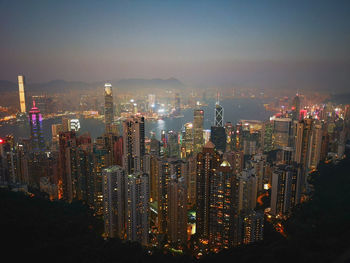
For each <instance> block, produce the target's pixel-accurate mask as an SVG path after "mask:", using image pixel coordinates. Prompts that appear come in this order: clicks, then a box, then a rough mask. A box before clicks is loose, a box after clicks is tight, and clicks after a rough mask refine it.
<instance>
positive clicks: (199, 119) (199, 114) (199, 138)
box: [193, 109, 204, 153]
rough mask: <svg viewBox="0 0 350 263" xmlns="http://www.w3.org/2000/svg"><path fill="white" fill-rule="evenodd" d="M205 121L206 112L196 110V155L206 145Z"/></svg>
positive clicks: (194, 141)
mask: <svg viewBox="0 0 350 263" xmlns="http://www.w3.org/2000/svg"><path fill="white" fill-rule="evenodd" d="M203 119H204V111H203V110H201V109H195V110H194V114H193V148H194V152H195V153H198V152H200V151H201V150H202V147H203V144H204V138H203Z"/></svg>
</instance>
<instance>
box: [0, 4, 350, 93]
mask: <svg viewBox="0 0 350 263" xmlns="http://www.w3.org/2000/svg"><path fill="white" fill-rule="evenodd" d="M349 14H350V1H311V0H310V1H262V0H260V1H174V0H173V1H166V0H165V1H164V0H163V1H90V0H85V1H35V0H33V1H16V0H9V1H6V0H0V37H1V41H0V79H3V80H10V81H16V76H17V75H18V74H19V73H23V74H24V75H26V77H27V79H28V81H29V82H42V81H49V80H53V79H64V80H79V81H86V82H93V81H101V80H111V79H121V78H170V77H175V78H178V79H179V80H181V81H183V82H184V83H187V84H190V85H204V86H205V85H231V84H234V85H246V86H254V87H258V86H259V85H261V86H264V87H266V86H274V85H275V86H276V87H285V85H284V84H286V83H288V85H287V84H286V86H295V87H296V88H297V87H306V88H307V87H312V88H318V87H320V88H331V87H333V88H335V89H339V90H344V89H345V90H346V88H348V87H349V84H350V81H349V77H348V76H350V15H349Z"/></svg>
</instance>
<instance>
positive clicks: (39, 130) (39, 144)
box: [29, 101, 45, 152]
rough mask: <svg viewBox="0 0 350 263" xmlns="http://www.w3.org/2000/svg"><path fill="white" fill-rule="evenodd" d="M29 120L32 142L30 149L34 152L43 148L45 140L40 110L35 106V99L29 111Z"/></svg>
mask: <svg viewBox="0 0 350 263" xmlns="http://www.w3.org/2000/svg"><path fill="white" fill-rule="evenodd" d="M29 120H30V139H31V142H32V150H33V151H34V152H38V151H44V150H45V141H44V134H43V124H42V121H43V118H42V116H41V113H40V110H39V109H38V108H37V107H35V101H33V108H32V109H31V110H30V111H29Z"/></svg>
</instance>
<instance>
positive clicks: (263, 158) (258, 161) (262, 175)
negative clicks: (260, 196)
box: [248, 154, 268, 193]
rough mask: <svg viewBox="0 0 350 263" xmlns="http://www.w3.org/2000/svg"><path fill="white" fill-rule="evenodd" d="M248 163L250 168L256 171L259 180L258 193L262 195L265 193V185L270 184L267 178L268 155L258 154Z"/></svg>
mask: <svg viewBox="0 0 350 263" xmlns="http://www.w3.org/2000/svg"><path fill="white" fill-rule="evenodd" d="M248 163H249V167H251V168H253V169H254V173H255V175H256V178H257V191H258V193H262V192H263V191H264V184H265V183H268V178H267V176H266V174H267V173H266V165H267V155H264V154H256V155H254V156H253V158H252V159H251V160H250V161H249V162H248Z"/></svg>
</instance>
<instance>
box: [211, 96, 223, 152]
mask: <svg viewBox="0 0 350 263" xmlns="http://www.w3.org/2000/svg"><path fill="white" fill-rule="evenodd" d="M210 140H211V141H212V142H213V143H214V145H215V148H216V150H217V151H221V152H223V153H224V152H225V150H226V141H227V138H226V131H225V128H224V109H223V108H222V107H221V105H220V104H219V93H218V97H217V101H216V104H215V118H214V126H211V132H210Z"/></svg>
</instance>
